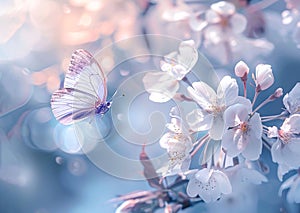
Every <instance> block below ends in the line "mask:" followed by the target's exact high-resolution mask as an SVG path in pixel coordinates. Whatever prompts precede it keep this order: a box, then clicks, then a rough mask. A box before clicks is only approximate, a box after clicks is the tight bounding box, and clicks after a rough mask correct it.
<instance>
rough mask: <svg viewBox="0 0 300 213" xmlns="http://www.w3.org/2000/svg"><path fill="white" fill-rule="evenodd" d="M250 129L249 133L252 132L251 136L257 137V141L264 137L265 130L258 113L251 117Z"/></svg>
mask: <svg viewBox="0 0 300 213" xmlns="http://www.w3.org/2000/svg"><path fill="white" fill-rule="evenodd" d="M249 128H250V129H249V131H251V133H250V134H253V135H255V136H256V138H257V139H259V138H261V137H262V132H263V128H262V123H261V119H260V116H259V114H258V113H254V115H253V116H252V117H251V119H250V121H249Z"/></svg>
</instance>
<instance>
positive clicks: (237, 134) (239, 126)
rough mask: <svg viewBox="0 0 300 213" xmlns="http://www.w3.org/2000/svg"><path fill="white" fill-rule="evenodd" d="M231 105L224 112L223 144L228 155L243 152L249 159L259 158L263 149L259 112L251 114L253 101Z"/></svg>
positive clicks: (236, 154)
mask: <svg viewBox="0 0 300 213" xmlns="http://www.w3.org/2000/svg"><path fill="white" fill-rule="evenodd" d="M241 100H243V102H244V103H237V104H235V105H232V106H230V107H229V108H228V109H227V110H226V111H225V112H224V120H225V127H226V128H225V129H226V130H225V133H224V135H223V138H222V146H223V148H224V149H225V150H226V152H227V154H228V156H230V157H235V156H238V155H239V154H242V155H243V156H244V157H245V158H246V159H248V160H257V159H258V158H259V156H260V154H261V151H262V139H261V137H262V124H261V119H260V116H259V114H258V113H254V114H251V103H250V101H249V100H248V99H241Z"/></svg>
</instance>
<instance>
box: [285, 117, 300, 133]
mask: <svg viewBox="0 0 300 213" xmlns="http://www.w3.org/2000/svg"><path fill="white" fill-rule="evenodd" d="M287 123H288V124H287ZM284 125H290V131H291V132H293V133H296V134H299V133H300V114H294V115H292V116H291V117H289V118H288V119H286V120H285V121H284V123H283V125H282V126H284Z"/></svg>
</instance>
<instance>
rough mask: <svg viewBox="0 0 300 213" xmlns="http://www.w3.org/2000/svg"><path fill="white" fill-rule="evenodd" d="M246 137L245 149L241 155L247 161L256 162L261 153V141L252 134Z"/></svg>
mask: <svg viewBox="0 0 300 213" xmlns="http://www.w3.org/2000/svg"><path fill="white" fill-rule="evenodd" d="M246 137H247V141H246V147H245V148H244V151H243V152H242V154H243V156H244V157H245V158H246V159H247V160H257V159H258V158H259V156H260V154H261V152H262V140H261V138H257V137H256V135H255V134H254V133H252V132H251V133H250V134H249V135H247V136H246Z"/></svg>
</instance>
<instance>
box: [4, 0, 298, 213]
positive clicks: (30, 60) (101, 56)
mask: <svg viewBox="0 0 300 213" xmlns="http://www.w3.org/2000/svg"><path fill="white" fill-rule="evenodd" d="M214 2H216V1H208V0H199V1H198V0H190V1H189V0H187V1H172V0H156V1H155V0H152V1H150V0H1V1H0V212H1V213H2V212H3V213H15V212H16V213H19V212H22V213H23V212H24V213H66V212H68V213H69V212H70V213H81V212H90V213H96V212H105V213H106V212H107V213H109V212H114V211H115V209H116V207H117V203H112V202H109V200H110V199H113V198H114V197H116V196H117V195H122V194H126V193H129V192H132V191H138V190H150V189H151V188H150V187H149V186H148V183H147V182H146V181H145V180H142V179H143V178H142V167H141V165H139V162H138V159H139V153H140V151H141V145H142V144H143V141H142V140H146V139H149V138H148V137H147V134H149V132H150V133H153V132H151V131H150V130H151V124H154V125H158V126H157V128H156V129H160V130H162V129H164V125H165V122H167V121H168V117H167V115H168V112H169V109H170V107H172V106H173V103H171V102H170V103H169V102H168V103H164V104H155V103H151V102H150V101H149V100H148V96H147V94H144V93H143V94H142V93H141V95H140V96H138V97H137V98H136V99H135V102H134V104H132V105H131V106H130V107H129V108H128V111H127V113H128V115H126V116H128V118H129V123H128V125H129V126H130V125H131V126H130V128H132V129H135V130H137V131H138V132H139V133H141V135H143V137H141V138H136V140H137V141H138V142H137V143H127V142H126V138H123V137H121V136H120V135H119V134H118V133H119V132H117V131H116V130H114V129H113V126H114V123H113V121H111V120H112V119H111V117H112V116H113V115H112V114H111V113H108V114H107V115H105V117H104V118H103V119H98V118H97V120H96V121H97V122H96V123H97V125H98V129H99V131H100V135H101V134H102V135H103V137H102V138H98V136H97V135H98V134H99V133H97V134H96V133H95V135H96V136H95V137H94V138H93V140H95V141H97V140H98V139H101V140H103V138H105V139H104V140H103V141H104V142H105V143H106V144H108V145H107V146H108V147H109V149H111V150H113V151H114V152H115V153H118V154H119V155H121V156H124V157H126V158H129V159H132V161H135V166H134V167H132V168H131V167H123V168H122V175H120V174H119V173H118V172H119V171H120V170H119V169H121V168H120V164H119V163H118V162H117V161H115V160H112V159H110V158H106V155H105V154H106V153H104V152H100V153H98V154H97V157H99V158H100V159H102V160H103V162H104V163H103V165H100V166H99V165H97V164H95V163H94V162H93V160H91V159H90V158H91V157H90V156H89V155H85V154H84V153H83V151H82V149H81V148H82V146H84V145H86V143H89V142H90V141H88V142H87V139H86V138H85V140H84V139H83V138H84V137H87V135H88V136H89V137H93V134H94V133H93V131H92V130H91V131H87V130H86V129H85V133H82V134H83V136H82V137H83V138H80V137H79V136H78V134H81V133H80V131H81V130H82V129H84V127H82V126H80V125H75V126H64V125H62V124H59V123H58V122H57V121H56V119H55V118H54V116H53V114H52V111H51V108H50V98H51V94H52V93H53V92H54V91H55V90H57V89H59V88H61V87H62V86H63V80H64V76H65V72H66V71H67V69H68V65H69V61H70V57H71V54H72V52H73V51H74V50H76V49H78V48H83V49H86V50H88V51H89V52H91V53H92V54H93V55H95V58H96V59H97V60H98V61H99V63H100V64H101V66H102V68H103V70H104V72H105V74H106V75H107V77H108V82H107V87H108V99H110V98H111V97H112V95H113V94H114V92H115V91H116V90H118V89H119V88H120V87H122V85H124V84H123V83H124V82H125V83H126V81H128V82H129V83H128V82H127V84H126V85H127V87H126V90H124V93H125V95H126V93H127V95H128V94H129V93H130V91H133V90H134V89H135V88H139V89H141V88H143V85H142V83H141V82H138V81H134V83H135V84H131V83H132V81H130V79H132V76H136V74H138V73H140V72H143V71H149V70H158V69H159V59H161V56H163V55H164V54H167V53H169V52H171V51H177V48H178V44H179V41H180V40H187V39H193V40H195V42H196V44H197V45H198V47H199V52H201V53H202V54H203V56H201V58H203V60H204V57H206V58H208V60H209V62H207V61H205V62H203V63H202V64H201V65H200V66H201V67H202V69H203V70H205V69H206V68H207V69H209V67H210V64H211V65H212V66H213V67H214V68H215V71H216V72H215V73H216V74H217V75H218V76H220V77H221V76H223V75H225V74H229V75H231V76H234V72H233V68H234V65H235V64H236V63H237V62H238V61H239V60H244V61H245V62H247V63H248V65H249V67H250V69H251V70H252V72H253V71H254V70H255V66H256V65H257V64H258V63H267V64H270V65H272V68H273V72H274V77H275V84H274V85H273V86H272V87H271V89H270V90H268V91H267V92H265V93H262V94H261V95H260V96H259V98H258V103H259V102H261V101H262V100H264V99H265V98H266V97H268V96H269V95H270V94H271V93H272V92H273V91H274V90H275V89H276V88H278V87H282V88H283V90H284V93H286V92H288V91H290V90H291V89H292V88H293V87H294V85H295V84H296V82H299V80H300V68H299V67H300V60H299V59H300V49H298V47H299V46H298V42H300V37H299V36H300V33H298V27H300V25H299V24H298V19H299V17H298V12H297V11H298V7H297V6H295V5H294V4H292V3H290V2H297V1H283V0H278V1H258V0H256V1H242V0H241V1H238V0H235V1H231V2H232V3H233V4H234V5H235V6H236V12H237V13H240V14H242V15H243V16H244V17H246V19H247V23H248V25H247V28H246V29H245V30H243V32H241V33H240V34H238V35H237V36H236V37H234V39H235V40H233V41H235V42H236V43H237V44H238V45H233V46H232V49H231V50H230V51H229V53H228V51H226V50H223V47H222V45H221V46H218V45H219V44H218V42H215V43H213V44H212V43H211V40H214V39H216V38H218V39H219V37H220V38H223V37H225V35H219V37H218V36H217V37H213V36H212V34H211V35H210V36H211V37H209V36H208V34H207V32H206V33H203V23H204V22H205V18H203V14H204V13H205V11H207V10H208V9H209V6H210V4H212V3H214ZM261 3H262V4H261ZM253 5H259V9H255V7H251V6H253ZM251 8H252V9H251ZM253 8H254V9H253ZM253 11H254V12H253ZM237 24H238V23H237ZM146 34H156V35H161V37H162V38H165V37H170V39H169V41H172V42H171V43H172V45H169V44H168V42H165V43H164V42H162V41H163V40H160V39H153V40H151V39H150V40H148V39H147V36H146V37H138V38H136V37H134V36H139V35H146ZM298 34H299V35H298ZM158 37H160V36H158ZM298 37H299V38H298ZM132 38H135V39H132ZM122 40H123V41H125V42H119V41H122ZM233 43H234V42H233ZM235 47H237V48H235ZM154 50H155V51H154ZM216 50H217V51H216ZM156 51H157V52H156ZM153 52H155V54H156V57H153ZM149 55H151V56H152V57H149ZM118 57H120V58H121V59H122V60H121V59H120V58H118ZM125 59H126V60H125ZM120 60H121V61H120ZM205 60H206V59H205ZM201 75H204V76H205V75H206V73H204V74H203V73H202V74H201ZM201 75H200V76H201ZM207 75H210V74H209V73H207ZM137 76H138V75H137ZM138 78H139V76H138V77H137V79H138ZM122 88H123V87H122ZM119 93H121V92H119ZM249 95H250V96H252V97H253V91H252V90H250V91H249ZM124 107H125V106H123V105H122V104H120V103H119V104H118V105H117V106H116V108H115V109H114V110H115V111H118V110H119V111H120V110H121V109H122V108H124ZM126 107H127V106H126ZM282 107H283V104H282V102H281V100H276V101H275V102H273V103H271V104H270V105H269V106H268V107H265V108H262V110H261V111H260V113H261V114H265V115H272V114H277V113H279V112H281V108H282ZM112 111H113V110H112ZM157 111H159V112H160V113H161V115H163V116H162V117H158V118H157V117H155V116H154V117H152V120H151V119H150V121H149V116H148V115H149V114H152V113H153V112H157ZM112 113H113V112H112ZM122 116H125V115H124V114H118V116H117V119H119V120H120V121H121V120H122V119H123V117H122ZM153 119H154V120H153ZM155 119H158V120H155ZM161 119H164V120H161ZM274 124H280V123H274ZM124 128H125V130H124V131H127V130H126V128H129V127H128V126H126V127H124ZM78 132H79V133H78ZM157 134H158V133H157ZM107 135H110V136H109V137H106V136H107ZM149 135H150V134H149ZM156 139H158V138H156ZM149 140H153V141H154V142H155V137H154V138H151V139H149ZM154 142H153V144H152V145H151V146H149V147H147V148H146V151H147V153H148V154H149V155H150V156H151V157H155V156H157V155H160V154H162V153H163V150H161V149H160V147H159V146H157V144H155V143H154ZM156 142H157V140H156ZM88 148H89V150H88V151H85V152H90V151H91V152H92V151H93V149H94V146H93V144H92V143H91V144H89V146H88ZM263 159H264V161H265V163H266V164H267V165H269V166H270V172H269V173H268V174H267V177H268V179H269V181H268V183H264V184H262V185H259V186H253V187H252V188H251V189H247V190H246V189H245V190H244V191H243V193H242V198H241V197H237V196H232V197H231V198H227V199H225V200H224V201H222V203H220V202H219V203H217V204H213V205H205V204H198V205H197V206H195V207H192V208H188V209H186V210H183V212H200V211H201V212H242V211H243V212H252V213H253V212H270V213H271V212H272V213H275V212H300V208H299V205H296V204H290V203H287V202H286V199H285V193H284V195H283V197H279V196H278V189H279V187H280V182H279V181H278V178H277V176H276V172H277V165H275V164H274V163H272V160H271V157H270V153H269V152H267V151H265V150H264V152H263ZM99 167H100V168H99ZM101 168H102V169H101ZM116 173H118V174H119V175H116ZM132 174H134V175H133V176H134V177H136V178H130V177H131V176H130V175H132ZM132 179H135V180H132ZM158 212H163V210H161V211H158Z"/></svg>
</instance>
